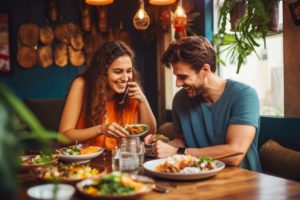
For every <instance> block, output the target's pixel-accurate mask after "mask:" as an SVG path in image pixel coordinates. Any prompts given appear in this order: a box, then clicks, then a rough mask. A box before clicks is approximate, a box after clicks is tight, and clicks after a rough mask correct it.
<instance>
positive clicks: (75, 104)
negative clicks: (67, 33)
mask: <svg viewBox="0 0 300 200" xmlns="http://www.w3.org/2000/svg"><path fill="white" fill-rule="evenodd" d="M127 87H128V94H127V95H126V97H125V102H124V103H122V102H121V101H122V99H123V97H124V93H126V90H127ZM132 123H143V124H148V125H149V126H150V130H149V133H155V131H156V121H155V118H154V115H153V113H152V110H151V108H150V105H149V103H148V101H147V99H146V97H145V95H144V93H143V92H142V89H141V86H140V82H139V77H138V73H137V71H136V69H135V67H134V53H133V52H132V50H131V49H130V48H129V47H128V46H127V45H126V44H124V43H123V42H118V41H117V42H107V43H105V44H103V45H102V46H101V47H100V48H99V49H98V50H97V51H96V53H95V55H94V57H93V59H92V62H91V65H90V66H89V67H88V68H87V70H86V71H85V72H84V73H83V74H81V75H79V76H78V77H77V78H76V79H75V80H74V81H73V83H72V85H71V88H70V90H69V94H68V97H67V100H66V103H65V107H64V111H63V114H62V118H61V122H60V127H59V132H60V133H62V134H63V135H65V136H66V137H67V138H69V139H70V140H71V141H72V142H74V141H79V142H83V143H86V144H89V145H96V146H101V147H104V148H108V149H112V148H113V147H115V146H116V145H117V139H118V138H122V137H126V136H127V135H128V132H127V131H126V130H125V129H124V127H123V126H124V125H126V124H132Z"/></svg>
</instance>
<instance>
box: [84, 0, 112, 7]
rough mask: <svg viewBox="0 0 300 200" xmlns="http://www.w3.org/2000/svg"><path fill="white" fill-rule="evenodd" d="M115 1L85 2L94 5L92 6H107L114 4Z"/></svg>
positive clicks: (92, 0) (90, 0) (93, 0)
mask: <svg viewBox="0 0 300 200" xmlns="http://www.w3.org/2000/svg"><path fill="white" fill-rule="evenodd" d="M113 2H114V0H85V3H86V4H89V5H92V6H106V5H109V4H112V3H113Z"/></svg>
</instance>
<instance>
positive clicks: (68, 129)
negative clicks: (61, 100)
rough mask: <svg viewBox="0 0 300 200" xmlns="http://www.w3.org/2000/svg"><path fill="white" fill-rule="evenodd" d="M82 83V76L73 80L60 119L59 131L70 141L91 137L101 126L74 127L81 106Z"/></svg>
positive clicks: (83, 83) (98, 131)
mask: <svg viewBox="0 0 300 200" xmlns="http://www.w3.org/2000/svg"><path fill="white" fill-rule="evenodd" d="M84 85H85V81H84V79H83V78H82V77H78V78H76V79H75V80H74V81H73V83H72V85H71V88H70V91H69V94H68V96H67V99H66V102H65V106H64V110H63V113H62V117H61V120H60V126H59V132H60V133H61V134H63V135H64V136H66V137H67V138H69V139H70V140H71V142H74V141H80V142H81V141H85V140H87V139H90V138H93V137H95V136H97V135H98V134H99V133H100V132H101V128H102V127H101V126H100V125H98V126H94V127H90V128H86V129H76V125H77V123H78V120H79V116H80V113H81V110H82V106H83V95H84Z"/></svg>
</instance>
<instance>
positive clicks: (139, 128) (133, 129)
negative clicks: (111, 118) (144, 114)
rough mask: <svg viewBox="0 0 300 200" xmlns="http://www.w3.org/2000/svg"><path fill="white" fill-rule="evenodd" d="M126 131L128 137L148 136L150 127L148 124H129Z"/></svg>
mask: <svg viewBox="0 0 300 200" xmlns="http://www.w3.org/2000/svg"><path fill="white" fill-rule="evenodd" d="M125 129H126V130H127V131H128V132H129V135H128V137H139V136H142V135H144V134H146V133H147V132H148V131H149V129H150V127H149V126H148V125H147V124H127V125H126V126H125Z"/></svg>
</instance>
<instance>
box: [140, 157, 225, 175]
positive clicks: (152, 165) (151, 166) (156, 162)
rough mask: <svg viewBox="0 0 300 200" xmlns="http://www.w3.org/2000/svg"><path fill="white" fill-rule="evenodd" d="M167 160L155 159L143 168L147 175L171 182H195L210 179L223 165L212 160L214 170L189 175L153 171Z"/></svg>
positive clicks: (146, 163)
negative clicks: (170, 180)
mask: <svg viewBox="0 0 300 200" xmlns="http://www.w3.org/2000/svg"><path fill="white" fill-rule="evenodd" d="M166 161H167V159H156V160H151V161H148V162H145V163H144V165H143V167H144V169H145V170H146V171H148V172H149V173H151V174H153V175H155V176H158V177H160V178H166V179H172V180H197V179H204V178H208V177H211V176H213V175H215V174H216V173H218V172H219V171H221V170H222V169H224V167H225V164H224V163H223V162H221V161H218V160H214V161H213V162H214V163H215V165H216V168H215V169H213V170H209V171H203V172H200V173H189V174H183V173H166V172H157V171H155V168H156V166H157V165H159V164H162V163H164V162H166Z"/></svg>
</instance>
